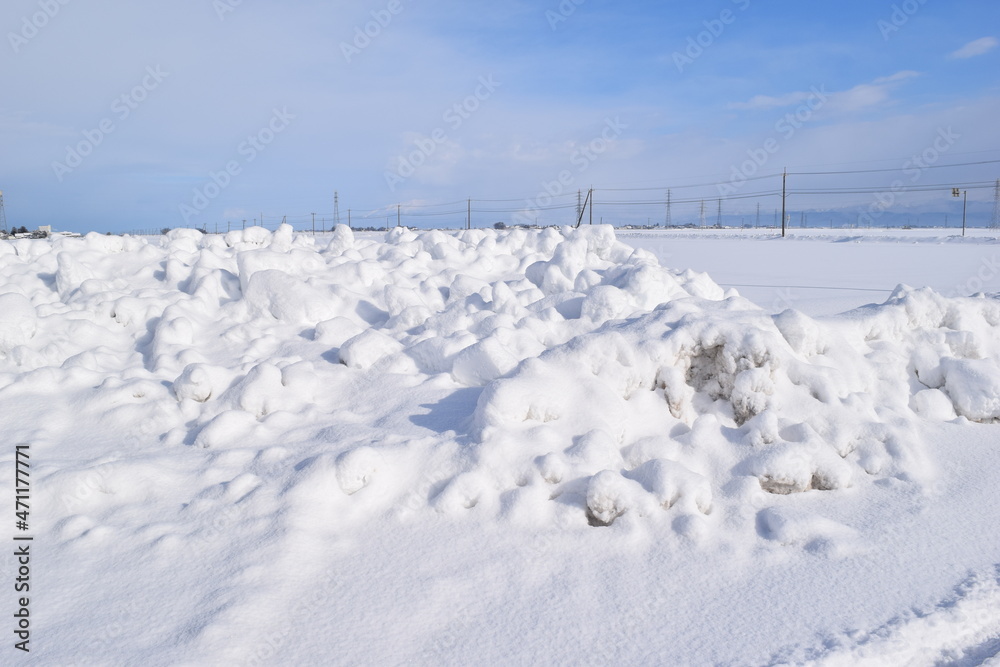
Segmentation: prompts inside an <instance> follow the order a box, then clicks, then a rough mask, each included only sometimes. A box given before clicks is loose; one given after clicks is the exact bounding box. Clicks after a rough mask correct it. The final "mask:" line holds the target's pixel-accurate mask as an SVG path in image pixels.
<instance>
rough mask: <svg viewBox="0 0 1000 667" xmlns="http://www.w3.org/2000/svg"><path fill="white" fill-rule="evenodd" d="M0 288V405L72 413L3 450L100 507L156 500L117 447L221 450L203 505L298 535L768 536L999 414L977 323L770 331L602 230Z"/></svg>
mask: <svg viewBox="0 0 1000 667" xmlns="http://www.w3.org/2000/svg"><path fill="white" fill-rule="evenodd" d="M5 249H6V250H5ZM0 280H2V282H0V398H2V399H3V400H4V404H5V405H9V406H12V407H11V408H10V409H15V410H16V409H17V406H18V405H27V404H29V403H30V402H38V401H46V400H51V401H55V402H56V403H58V405H53V409H62V410H67V411H69V413H72V414H77V415H79V418H78V419H77V420H75V421H74V422H73V423H71V424H70V423H60V422H55V421H54V422H52V423H23V422H20V423H17V424H15V425H13V426H11V430H13V431H15V433H12V434H11V437H12V438H15V439H17V440H26V441H27V440H32V441H42V442H45V441H48V442H55V441H57V440H59V439H60V438H63V439H65V438H67V437H69V436H68V434H70V433H72V435H73V438H74V439H75V440H76V441H78V442H80V443H81V445H80V451H79V455H80V456H82V457H87V456H92V459H93V462H94V463H93V465H95V466H98V465H100V466H102V468H101V470H102V473H101V477H102V479H104V480H106V481H104V482H102V484H104V485H105V486H107V488H108V489H110V490H109V491H108V493H107V494H106V495H108V498H104V499H102V502H103V503H104V506H105V507H107V505H108V504H111V505H114V504H115V503H125V502H128V499H129V498H134V497H137V496H143V497H145V498H147V499H149V498H153V499H155V498H157V497H162V498H165V497H166V491H164V490H163V489H162V488H161V487H159V486H154V487H150V488H141V485H138V486H137V485H136V484H135V483H134V481H132V482H130V481H129V480H130V476H129V474H128V467H129V465H131V464H129V463H128V462H127V461H126V460H125V459H124V457H123V458H116V457H114V456H112V459H113V460H109V458H108V451H107V448H106V446H103V447H102V445H101V444H100V443H106V442H108V441H109V440H113V441H114V442H116V443H119V446H121V447H129V448H134V450H135V451H137V452H149V451H162V448H185V447H192V448H194V449H191V450H189V451H191V452H192V456H194V452H195V451H198V450H200V449H207V450H208V451H210V452H216V453H218V455H219V456H222V455H223V453H226V452H228V453H229V454H228V456H230V457H232V458H230V459H226V460H230V461H234V462H236V463H235V464H234V465H236V467H237V468H239V469H241V473H240V475H238V476H236V477H234V479H232V480H219V482H218V483H223V482H224V483H226V484H228V485H230V486H226V487H225V489H226V490H225V491H224V492H222V491H219V492H213V493H212V494H210V495H209V496H202V495H199V494H202V493H203V492H204V489H203V488H202V487H197V485H191V486H190V494H191V496H192V497H191V498H189V499H188V500H190V501H194V500H196V499H197V498H200V499H201V501H200V502H205V503H211V504H214V505H215V506H217V508H218V507H223V508H231V507H233V506H235V504H236V503H238V502H241V501H242V500H243V499H244V498H246V497H248V496H252V495H254V494H257V495H258V496H259V495H260V494H261V493H262V492H261V491H259V489H270V491H269V493H271V494H272V495H273V498H280V501H278V500H275V502H281V503H285V504H286V505H287V506H291V507H295V508H298V509H302V510H303V511H306V512H308V514H309V516H314V517H323V516H331V515H339V516H345V515H364V514H365V513H373V512H378V513H385V512H392V513H398V514H399V515H400V516H403V515H405V514H406V513H407V512H413V511H425V510H427V509H430V508H433V509H434V510H436V511H439V512H443V513H446V514H454V515H456V516H461V515H462V513H464V512H468V511H475V512H486V513H492V514H496V515H498V516H502V517H504V518H505V519H506V520H509V521H511V522H515V523H517V522H522V523H538V522H542V523H543V524H544V523H545V522H555V521H556V517H557V516H562V514H560V513H561V512H563V513H565V512H568V513H569V514H568V515H567V516H571V517H575V518H574V519H572V520H574V521H578V522H580V523H583V524H585V523H586V522H589V523H590V524H591V525H595V526H601V525H609V524H611V523H613V522H614V521H616V520H617V519H618V518H619V517H622V516H629V517H632V518H634V519H636V520H661V521H668V522H671V524H672V525H673V526H674V528H675V530H676V531H677V532H678V533H680V534H683V535H686V536H689V537H692V538H694V539H698V538H699V537H701V536H704V535H706V534H708V533H709V532H710V531H711V530H725V529H726V527H727V526H732V525H734V524H733V522H734V521H736V522H737V524H740V525H744V524H746V523H747V522H750V523H753V522H754V521H758V522H763V525H764V526H765V527H766V530H762V534H765V535H774V536H776V537H775V539H785V538H784V537H781V536H783V535H786V534H792V533H794V532H795V531H793V530H791V529H789V528H787V521H784V519H782V515H779V514H774V513H771V514H762V515H761V516H757V515H756V514H755V512H756V510H757V509H759V508H761V507H763V505H764V504H766V500H761V498H762V497H763V498H767V497H768V496H766V495H763V496H762V494H776V495H784V494H798V493H836V492H838V491H840V490H843V489H846V488H848V487H851V486H854V485H859V484H871V483H876V482H878V481H879V480H888V479H891V480H895V481H896V482H898V483H903V484H908V485H913V486H914V488H916V489H918V490H919V488H920V486H921V485H922V484H925V483H926V482H927V481H928V480H930V479H931V478H932V477H933V474H934V470H933V469H932V467H931V466H929V465H928V464H927V463H926V462H925V459H926V456H925V452H926V447H927V446H928V444H927V443H924V442H922V441H921V437H920V434H919V429H918V428H917V427H918V425H919V424H920V423H921V420H938V421H941V420H955V419H968V420H974V421H978V422H993V421H996V420H998V419H1000V366H998V362H1000V329H998V325H1000V301H998V300H997V299H995V298H991V297H987V296H982V295H980V296H977V297H971V298H951V299H948V298H944V297H942V296H940V295H939V294H936V293H934V292H932V291H930V290H913V289H909V288H907V287H902V286H901V287H899V288H898V289H897V290H896V292H895V293H894V294H893V296H892V297H891V298H890V299H889V300H888V301H887V302H886V303H884V304H882V305H878V306H868V307H865V308H861V309H858V310H855V311H851V312H849V313H845V314H843V315H841V316H837V317H830V318H823V319H814V318H810V317H808V316H806V315H804V314H802V313H799V312H796V311H794V310H788V311H785V312H783V313H780V314H778V315H775V316H771V315H769V314H768V313H767V312H765V311H764V310H762V309H761V308H759V307H757V306H756V305H754V304H753V303H750V302H749V301H747V300H745V299H743V298H741V297H740V296H738V295H737V294H736V293H735V292H733V291H729V292H726V291H724V290H723V289H722V288H720V287H719V286H718V285H716V284H715V283H714V282H712V280H711V279H710V278H709V277H708V276H706V275H704V274H698V273H694V272H690V271H686V272H681V271H674V270H670V269H667V268H664V267H662V266H660V265H659V263H658V262H657V260H656V259H655V258H654V257H653V256H652V255H650V254H649V253H647V252H645V251H643V250H635V249H633V248H630V247H628V246H626V245H624V244H622V243H621V242H619V241H618V240H616V237H615V234H614V231H613V230H612V228H610V227H605V226H602V227H593V228H583V229H578V230H574V229H569V228H565V229H561V230H557V229H545V230H537V231H528V230H520V229H516V230H511V231H501V232H495V231H486V230H472V231H463V232H455V233H446V232H442V231H425V232H415V231H411V230H408V229H405V228H400V229H395V230H392V231H390V232H389V233H387V234H385V236H384V239H373V238H358V237H356V236H355V235H354V234H353V233H352V232H351V231H350V230H349V229H347V228H346V227H338V228H337V229H336V230H335V231H334V232H333V233H332V234H331V235H326V236H319V237H314V236H310V235H305V234H294V233H293V232H292V230H291V228H289V227H287V226H285V227H282V228H280V229H279V230H277V231H276V232H274V233H271V232H267V231H265V230H263V229H260V228H252V229H248V230H245V231H237V232H231V233H229V234H226V235H223V236H215V235H203V234H201V233H199V232H196V231H190V230H176V231H173V232H170V233H169V234H168V235H166V236H165V237H163V238H162V239H156V240H152V241H150V240H146V239H139V238H129V237H125V238H119V237H105V236H99V235H96V234H90V235H88V236H86V237H85V238H83V239H68V238H59V239H55V240H52V241H45V240H38V241H32V240H20V241H16V242H14V243H12V244H10V245H3V246H0ZM54 386H58V387H60V388H61V389H62V392H61V394H60V397H59V398H57V399H53V398H50V397H49V393H50V391H49V390H50V389H51V388H52V387H54ZM49 472H50V473H51V474H53V475H58V470H56V469H54V468H53V469H52V470H50V471H49ZM115 480H118V481H117V482H116V481H115ZM67 481H68V483H67V484H65V485H63V487H62V488H63V489H70V490H67V491H64V492H63V500H65V497H66V494H72V493H73V492H72V491H71V489H73V488H74V486H73V480H67ZM215 483H216V482H213V484H215ZM116 484H117V486H116ZM184 488H188V487H184ZM54 493H57V495H58V493H59V492H54ZM196 497H197V498H196ZM88 498H89V496H88ZM89 502H90V500H88V503H89ZM95 502H96V501H95ZM88 503H83V504H81V503H75V502H71V503H64V505H65V507H66V508H67V509H66V511H65V512H64V513H63V515H62V516H60V517H56V518H57V519H65V520H68V519H69V518H72V517H74V516H84V517H85V516H87V514H88V512H93V511H97V506H96V505H95V506H93V507H91V506H90V505H88ZM164 511H165V512H167V511H168V510H167V509H164ZM189 513H190V512H189ZM834 532H836V531H834Z"/></svg>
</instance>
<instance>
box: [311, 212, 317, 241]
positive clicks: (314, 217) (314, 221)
mask: <svg viewBox="0 0 1000 667" xmlns="http://www.w3.org/2000/svg"><path fill="white" fill-rule="evenodd" d="M312 217H313V236H316V214H315V213H313V214H312Z"/></svg>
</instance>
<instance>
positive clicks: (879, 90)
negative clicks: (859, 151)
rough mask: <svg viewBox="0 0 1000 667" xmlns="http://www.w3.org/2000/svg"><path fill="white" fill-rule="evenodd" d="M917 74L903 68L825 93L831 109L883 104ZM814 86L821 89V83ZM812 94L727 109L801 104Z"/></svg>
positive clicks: (759, 99)
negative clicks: (897, 87) (892, 93)
mask: <svg viewBox="0 0 1000 667" xmlns="http://www.w3.org/2000/svg"><path fill="white" fill-rule="evenodd" d="M917 76H920V73H919V72H914V71H912V70H903V71H901V72H896V73H895V74H892V75H890V76H884V77H879V78H877V79H875V80H874V81H871V82H869V83H862V84H859V85H857V86H854V87H853V88H850V89H848V90H842V91H833V92H830V93H827V95H828V96H829V98H830V108H831V109H835V110H837V111H842V112H851V111H860V110H861V109H865V108H868V107H872V106H876V105H878V104H882V103H884V102H887V101H888V100H889V99H890V93H891V91H892V89H893V88H894V87H896V86H897V85H898V84H900V83H902V82H903V81H906V80H908V79H912V78H914V77H917ZM817 88H822V86H818V87H817ZM815 95H816V91H815V90H808V91H796V92H792V93H785V94H784V95H777V96H774V97H772V96H769V95H755V96H754V97H752V98H750V99H749V100H748V101H746V102H735V103H732V104H730V105H729V108H730V109H743V110H758V109H780V108H784V107H790V106H794V105H796V104H800V103H802V102H805V101H807V100H809V99H810V98H811V97H814V96H815Z"/></svg>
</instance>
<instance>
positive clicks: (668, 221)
mask: <svg viewBox="0 0 1000 667" xmlns="http://www.w3.org/2000/svg"><path fill="white" fill-rule="evenodd" d="M664 224H665V225H666V226H667V227H671V226H673V220H671V218H670V190H667V219H666V222H665V223H664Z"/></svg>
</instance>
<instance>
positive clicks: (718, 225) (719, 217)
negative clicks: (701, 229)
mask: <svg viewBox="0 0 1000 667" xmlns="http://www.w3.org/2000/svg"><path fill="white" fill-rule="evenodd" d="M715 228H716V229H722V198H721V197H720V198H719V213H718V215H716V216H715Z"/></svg>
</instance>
